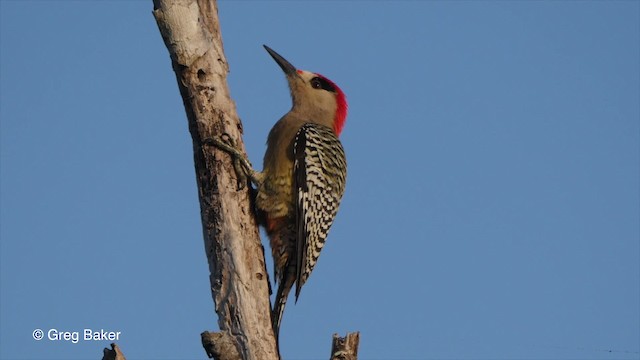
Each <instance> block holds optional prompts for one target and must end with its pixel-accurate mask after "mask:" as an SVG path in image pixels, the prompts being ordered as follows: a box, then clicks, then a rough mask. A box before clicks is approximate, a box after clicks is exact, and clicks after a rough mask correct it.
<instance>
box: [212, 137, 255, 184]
mask: <svg viewBox="0 0 640 360" xmlns="http://www.w3.org/2000/svg"><path fill="white" fill-rule="evenodd" d="M202 143H203V144H204V145H210V146H215V147H217V148H218V149H221V150H223V151H225V152H226V153H228V154H229V155H230V156H231V158H232V159H233V168H234V170H235V171H236V175H237V176H238V190H242V189H244V188H245V186H246V184H247V171H250V169H251V163H250V162H249V160H247V158H246V157H245V155H244V154H242V153H241V152H240V150H238V148H237V147H236V141H235V140H234V139H233V138H232V137H231V135H229V134H227V133H223V134H222V135H220V137H219V138H206V139H203V141H202ZM247 166H248V168H247Z"/></svg>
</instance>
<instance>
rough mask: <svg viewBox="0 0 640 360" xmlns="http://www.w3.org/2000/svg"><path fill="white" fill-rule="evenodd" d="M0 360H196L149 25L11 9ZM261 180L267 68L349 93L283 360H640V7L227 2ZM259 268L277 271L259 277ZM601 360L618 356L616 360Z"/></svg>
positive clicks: (181, 208) (226, 19)
mask: <svg viewBox="0 0 640 360" xmlns="http://www.w3.org/2000/svg"><path fill="white" fill-rule="evenodd" d="M0 6H1V8H0V9H1V18H0V24H1V25H0V30H1V36H0V45H1V61H0V80H1V88H0V90H1V106H0V116H1V120H2V125H1V138H0V140H1V143H0V145H1V147H0V150H1V166H2V168H1V178H0V180H1V192H0V195H1V219H0V220H1V229H0V235H1V243H0V270H1V271H0V284H1V285H0V286H1V296H0V357H1V358H2V359H88V358H93V359H97V358H100V357H101V356H102V353H101V351H102V348H103V347H105V346H108V344H109V341H98V342H89V341H80V342H79V343H77V344H73V343H70V342H60V341H58V342H56V341H49V340H42V341H39V342H38V341H35V340H33V338H32V332H33V330H34V329H36V328H40V329H43V330H44V331H45V332H46V331H48V330H49V329H52V328H55V329H59V330H66V331H82V329H84V328H92V329H101V328H102V329H106V330H112V331H121V332H122V335H121V339H120V340H119V341H118V343H119V344H120V346H121V347H122V349H123V350H124V352H125V354H126V355H127V357H128V358H130V359H203V358H205V354H204V351H203V350H202V348H201V346H200V337H199V334H200V332H202V331H204V330H215V329H216V328H217V317H216V315H215V313H214V310H213V303H212V300H211V296H210V291H209V280H208V268H207V261H206V257H205V255H204V251H203V240H202V230H201V224H200V216H199V204H198V200H197V193H196V184H195V178H194V170H193V160H192V147H191V139H190V136H189V133H188V130H187V121H186V119H185V114H184V109H183V106H182V101H181V99H180V96H179V94H178V90H177V86H176V81H175V77H174V74H173V72H172V70H171V64H170V61H169V57H168V52H167V50H166V48H165V46H164V44H163V42H162V39H161V37H160V35H159V32H158V29H157V27H156V24H155V21H154V19H153V16H152V15H151V10H152V3H151V1H150V0H149V1H6V0H2V1H1V2H0ZM219 6H220V18H221V22H222V33H223V38H224V45H225V52H226V54H227V58H228V60H229V63H230V66H231V74H230V76H229V82H230V87H231V92H232V96H233V98H234V100H235V101H236V103H237V106H238V111H239V113H240V115H241V118H242V120H243V123H244V129H245V138H244V139H245V142H246V144H247V149H248V152H249V154H250V157H251V160H252V162H253V163H254V164H257V165H258V167H260V163H261V159H262V154H263V152H264V149H265V146H264V141H265V139H266V136H267V133H268V131H269V128H270V127H271V126H272V124H273V123H274V122H275V121H276V120H277V119H278V118H279V117H280V116H281V115H282V114H284V113H285V112H286V111H287V110H288V109H289V106H290V103H289V99H288V90H287V88H286V83H285V80H284V77H283V75H282V73H281V71H280V69H279V68H278V66H277V65H276V64H275V63H274V62H273V60H272V59H271V58H270V57H269V55H268V54H267V53H266V52H265V51H264V50H263V48H262V44H268V45H269V46H271V47H272V48H274V49H275V50H276V51H278V52H279V53H281V54H282V55H283V56H285V57H286V58H287V59H288V60H290V61H291V62H292V63H293V64H294V65H296V66H298V67H300V68H303V69H306V70H311V71H316V72H320V73H322V74H324V75H326V76H327V77H329V78H330V79H332V80H334V81H335V82H336V83H337V84H339V85H340V86H341V87H342V89H343V90H344V91H345V93H346V94H347V97H348V100H349V105H350V112H349V117H348V119H347V124H346V127H345V131H344V132H343V136H342V140H343V143H344V147H345V149H346V152H347V158H348V162H349V176H348V184H347V191H346V195H345V198H344V200H343V204H342V207H341V210H340V212H339V214H338V218H337V221H336V222H335V224H334V227H333V228H332V229H331V233H330V236H329V239H328V243H327V246H326V247H325V250H324V251H323V254H322V256H321V257H320V261H319V263H318V266H317V267H316V269H315V271H314V273H313V275H312V276H311V278H310V279H309V281H308V282H307V285H306V286H305V289H304V291H303V293H302V295H301V298H300V301H299V302H298V304H297V305H295V306H293V305H290V306H289V307H288V309H287V312H286V313H285V317H284V321H283V327H282V336H281V338H282V351H283V354H284V355H285V357H286V358H287V359H326V358H327V357H328V355H329V347H330V340H331V334H333V333H334V332H339V333H342V334H344V333H345V332H347V331H354V330H360V331H361V336H362V339H361V346H360V357H361V359H392V358H393V359H425V358H438V359H443V358H455V359H490V358H491V359H507V358H508V359H512V358H526V359H534V358H535V359H569V358H571V359H637V358H639V357H640V353H639V352H640V345H639V340H638V339H640V325H639V322H640V312H639V304H640V295H639V290H640V289H639V287H640V246H639V245H640V244H639V242H640V240H639V238H640V234H639V229H640V224H639V221H640V220H639V218H640V211H639V206H640V205H639V200H640V199H639V184H640V179H639V166H640V165H639V164H640V158H639V154H640V149H639V142H640V139H639V136H640V125H639V124H640V100H639V99H640V72H639V67H640V65H639V64H640V48H639V46H640V45H639V44H640V3H639V2H637V1H553V2H552V1H513V2H509V1H498V2H486V1H478V2H470V1H455V2H440V1H405V2H366V1H352V2H337V1H332V2H320V1H317V2H294V1H282V2H258V1H252V2H249V1H246V2H232V1H221V2H220V4H219ZM269 268H271V267H269ZM609 350H611V351H612V352H609Z"/></svg>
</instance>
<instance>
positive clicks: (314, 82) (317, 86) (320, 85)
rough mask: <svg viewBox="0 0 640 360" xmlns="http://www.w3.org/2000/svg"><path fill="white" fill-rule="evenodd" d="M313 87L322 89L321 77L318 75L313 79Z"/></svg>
mask: <svg viewBox="0 0 640 360" xmlns="http://www.w3.org/2000/svg"><path fill="white" fill-rule="evenodd" d="M311 87H313V88H314V89H321V88H322V84H321V83H320V79H318V78H317V77H316V78H313V79H311Z"/></svg>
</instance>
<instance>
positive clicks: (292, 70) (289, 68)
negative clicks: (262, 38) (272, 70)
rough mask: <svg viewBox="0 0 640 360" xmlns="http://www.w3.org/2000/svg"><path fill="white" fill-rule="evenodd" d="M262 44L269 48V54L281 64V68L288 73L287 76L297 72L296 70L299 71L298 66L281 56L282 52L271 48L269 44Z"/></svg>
mask: <svg viewBox="0 0 640 360" xmlns="http://www.w3.org/2000/svg"><path fill="white" fill-rule="evenodd" d="M262 46H264V48H265V49H266V50H267V52H268V53H269V55H271V57H272V58H273V60H275V61H276V62H277V63H278V65H280V68H282V71H284V73H285V74H287V76H289V75H293V74H295V73H296V71H297V70H296V67H295V66H293V65H291V63H290V62H288V61H287V60H286V59H285V58H283V57H282V56H280V54H278V53H277V52H275V51H273V49H271V48H270V47H268V46H267V45H262Z"/></svg>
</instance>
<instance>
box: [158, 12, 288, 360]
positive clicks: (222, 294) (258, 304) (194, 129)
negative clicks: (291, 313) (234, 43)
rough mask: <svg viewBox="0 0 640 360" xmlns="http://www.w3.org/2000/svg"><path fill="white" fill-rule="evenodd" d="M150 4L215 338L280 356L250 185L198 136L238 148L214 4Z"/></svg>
mask: <svg viewBox="0 0 640 360" xmlns="http://www.w3.org/2000/svg"><path fill="white" fill-rule="evenodd" d="M153 4H154V11H153V15H154V16H155V18H156V21H157V23H158V27H159V28H160V33H161V34H162V38H163V40H164V43H165V45H166V46H167V49H168V50H169V54H170V55H171V62H172V65H173V70H174V72H175V73H176V78H177V81H178V87H179V89H180V94H181V95H182V100H183V102H184V107H185V110H186V113H187V119H188V122H189V131H190V132H191V137H192V139H193V153H194V162H195V168H196V179H197V183H198V194H199V199H200V213H201V217H202V227H203V230H204V243H205V251H206V254H207V259H208V261H209V270H210V273H211V274H210V282H211V290H212V292H213V298H214V301H215V304H216V313H217V314H218V325H219V326H220V330H221V333H222V335H221V336H219V337H214V338H215V339H220V340H225V344H220V348H222V349H228V344H229V343H231V344H233V345H235V347H236V350H237V351H236V353H237V354H238V355H239V357H237V358H238V359H240V358H241V359H255V360H269V359H274V360H275V359H278V354H277V351H276V344H275V339H274V336H273V331H272V329H271V317H270V303H269V285H268V275H267V273H266V268H265V263H264V254H263V249H262V245H261V243H260V237H259V233H258V227H257V225H256V222H255V218H254V216H253V210H252V206H251V203H250V198H249V191H248V188H247V187H245V188H244V190H242V191H239V190H238V185H237V179H236V178H235V172H234V169H233V165H232V162H231V159H230V157H229V155H228V154H226V153H224V152H221V151H219V150H218V149H216V148H214V147H209V146H205V147H203V140H204V139H207V138H213V137H219V136H220V135H221V134H228V135H229V136H230V137H231V138H233V139H235V140H236V141H237V144H236V146H237V147H238V148H239V149H241V150H243V151H244V144H243V143H242V138H241V135H242V124H241V123H240V120H239V118H238V115H237V113H236V108H235V104H234V102H233V101H232V100H231V97H230V96H229V89H228V88H227V81H226V78H227V73H228V71H229V69H228V64H227V61H226V59H225V56H224V53H223V50H222V37H221V35H220V27H219V22H218V9H217V6H216V2H215V1H214V0H154V1H153ZM213 341H214V342H215V341H216V340H213ZM213 354H214V353H211V355H213ZM225 354H226V355H230V354H229V353H228V352H225ZM226 358H227V359H231V358H229V357H226Z"/></svg>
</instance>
